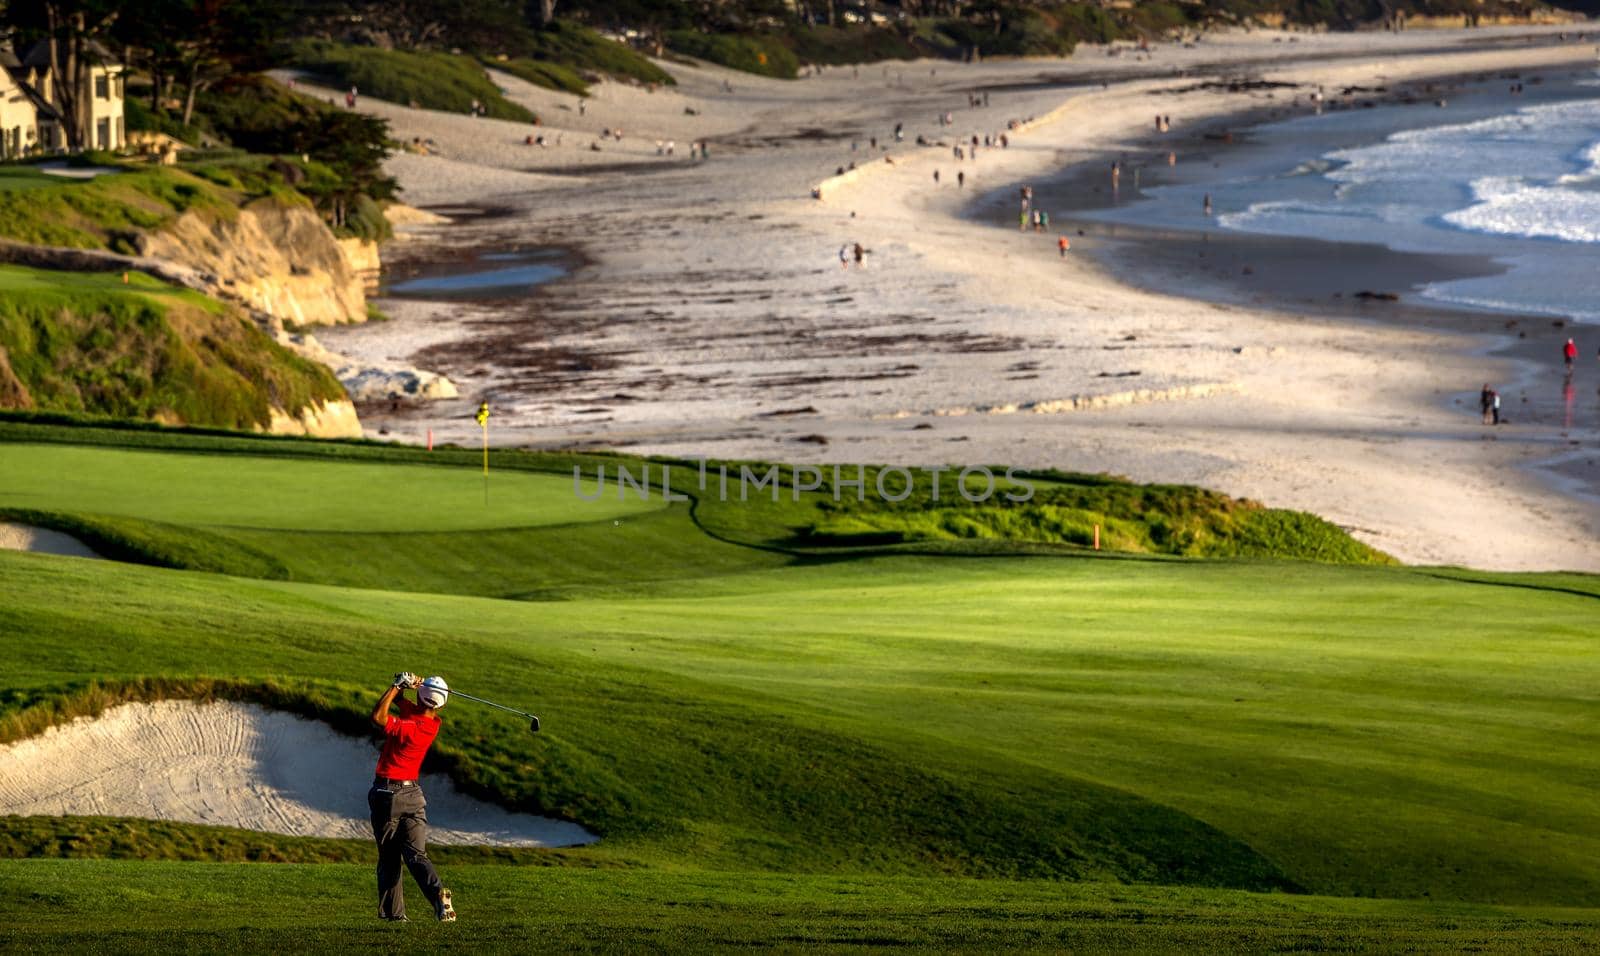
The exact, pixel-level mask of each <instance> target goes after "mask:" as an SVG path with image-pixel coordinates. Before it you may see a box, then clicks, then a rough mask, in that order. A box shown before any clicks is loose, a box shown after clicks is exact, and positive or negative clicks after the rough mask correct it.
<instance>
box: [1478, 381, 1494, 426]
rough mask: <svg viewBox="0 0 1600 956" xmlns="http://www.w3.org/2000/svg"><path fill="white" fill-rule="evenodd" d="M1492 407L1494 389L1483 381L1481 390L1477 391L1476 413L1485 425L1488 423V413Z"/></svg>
mask: <svg viewBox="0 0 1600 956" xmlns="http://www.w3.org/2000/svg"><path fill="white" fill-rule="evenodd" d="M1493 409H1494V389H1492V388H1490V387H1489V383H1488V382H1484V383H1483V391H1481V392H1479V393H1478V413H1479V416H1480V417H1481V418H1482V419H1483V423H1484V424H1485V425H1487V424H1489V414H1490V412H1491V411H1493Z"/></svg>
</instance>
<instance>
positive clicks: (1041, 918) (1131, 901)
mask: <svg viewBox="0 0 1600 956" xmlns="http://www.w3.org/2000/svg"><path fill="white" fill-rule="evenodd" d="M445 877H446V880H447V882H448V883H449V884H450V886H451V887H452V889H453V891H454V894H455V897H456V900H455V905H456V910H457V912H458V913H459V914H460V919H459V921H458V922H457V923H455V924H448V925H441V924H436V923H433V922H431V921H430V920H426V919H423V918H419V914H420V915H425V908H424V907H422V906H421V904H419V903H418V902H417V898H416V891H415V888H414V887H413V888H411V906H412V908H413V910H416V911H419V912H414V913H413V914H412V922H411V923H409V924H406V925H400V926H392V925H386V924H384V923H380V922H378V921H377V920H375V919H373V918H372V917H371V913H370V910H371V909H372V901H371V899H370V898H369V897H370V893H369V889H368V883H369V882H370V880H371V879H372V876H371V869H370V867H369V866H366V865H322V866H297V865H287V864H286V865H261V864H255V865H252V864H234V865H228V864H204V863H159V862H157V863H140V862H106V861H95V860H61V861H58V860H23V861H0V913H5V914H6V915H8V916H12V917H13V919H12V921H11V925H10V926H9V927H8V933H9V938H10V941H11V943H12V944H13V945H14V946H16V947H17V948H20V949H22V950H24V951H52V952H59V951H71V952H92V951H106V950H117V951H126V952H161V953H187V952H219V951H249V952H266V953H278V952H293V953H304V952H320V951H329V950H334V949H346V950H348V949H352V948H359V949H361V950H368V949H377V948H380V947H381V948H384V949H407V950H409V949H415V948H422V949H425V950H427V951H428V952H455V951H472V952H517V953H526V952H549V953H558V952H559V953H591V952H618V951H627V952H634V951H639V952H707V951H725V950H733V949H741V950H748V949H750V948H752V947H760V948H762V949H764V950H771V951H777V952H786V953H788V952H867V951H882V950H884V949H887V948H893V949H894V950H895V951H901V952H904V951H911V952H938V953H994V952H1052V953H1062V952H1129V953H1192V952H1197V951H1202V950H1209V951H1213V952H1286V951H1308V950H1312V951H1337V952H1352V951H1359V952H1413V953H1415V952H1436V953H1457V952H1486V953H1526V952H1543V953H1564V952H1572V953H1577V952H1582V951H1584V950H1585V949H1588V948H1590V947H1591V946H1592V943H1593V938H1594V934H1595V932H1596V927H1597V922H1600V913H1596V911H1594V910H1548V909H1544V910H1541V909H1517V908H1504V907H1485V906H1462V905H1438V904H1428V903H1411V902H1392V901H1369V900H1344V899H1330V898H1326V897H1286V896H1281V895H1274V896H1261V895H1255V894H1247V893H1239V892H1227V891H1201V890H1183V889H1168V888H1162V887H1149V886H1107V885H1103V884H1077V885H1063V884H1056V883H1038V882H1010V881H972V880H931V879H905V878H899V879H889V878H865V877H812V876H791V875H782V874H749V873H716V872H709V873H660V872H643V871H580V870H549V869H524V868H508V867H503V866H483V865H476V866H474V865H455V866H449V867H448V868H447V869H446V871H445ZM307 900H315V901H317V905H316V906H315V907H308V906H307V905H306V901H307Z"/></svg>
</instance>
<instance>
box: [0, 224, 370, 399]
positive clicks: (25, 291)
mask: <svg viewBox="0 0 1600 956" xmlns="http://www.w3.org/2000/svg"><path fill="white" fill-rule="evenodd" d="M151 215H152V216H154V215H156V213H154V212H152V213H151ZM84 235H90V233H88V232H87V230H85V231H84ZM344 397H345V395H344V389H343V388H342V387H341V386H340V385H339V383H338V382H337V381H336V380H335V379H334V378H333V375H332V373H330V372H329V371H328V370H327V369H326V368H324V367H323V366H321V365H318V364H316V363H313V362H310V361H307V360H305V359H302V358H300V357H299V356H296V355H294V354H293V353H291V352H289V351H288V350H286V349H284V348H283V347H282V346H280V345H278V344H277V343H276V342H274V341H272V340H271V339H270V338H268V337H267V335H266V334H265V333H263V332H262V331H261V330H260V329H259V328H257V327H256V326H255V325H254V324H252V323H250V322H249V321H247V320H246V319H244V318H243V317H242V316H240V315H239V314H238V313H237V312H235V311H234V310H232V309H231V308H229V307H227V306H225V305H223V304H222V303H219V302H217V301H215V300H213V299H208V298H206V297H205V296H203V295H200V294H199V293H197V292H192V291H189V290H186V289H178V288H175V287H173V286H169V285H166V284H164V283H162V282H160V281H158V280H156V279H152V278H150V277H148V276H146V275H143V274H142V273H137V272H135V273H130V274H128V276H127V281H126V282H124V281H123V277H122V275H121V274H114V273H99V274H84V273H72V272H53V271H44V270H37V269H28V268H24V267H20V266H5V265H0V409H6V408H9V409H35V410H40V411H61V412H76V413H87V414H93V415H104V416H112V417H119V418H136V419H147V420H154V421H161V422H167V423H170V424H186V423H187V424H197V425H212V426H218V427H222V428H237V429H254V428H264V427H266V426H267V425H268V424H269V423H270V421H271V411H272V409H274V408H276V409H279V410H280V411H288V412H290V413H291V414H293V413H297V412H299V411H300V410H301V409H303V408H308V407H312V406H315V405H318V404H320V403H322V402H326V401H334V400H342V399H343V398H344Z"/></svg>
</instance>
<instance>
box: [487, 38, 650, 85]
mask: <svg viewBox="0 0 1600 956" xmlns="http://www.w3.org/2000/svg"><path fill="white" fill-rule="evenodd" d="M530 36H531V45H530V46H529V48H528V50H527V53H526V55H525V56H521V57H517V58H515V59H512V60H511V61H509V62H506V63H501V62H498V61H496V62H489V61H486V63H487V65H488V66H491V67H494V68H496V69H503V70H506V71H507V72H509V73H513V74H515V75H517V76H520V77H522V78H523V79H525V80H527V81H528V82H530V83H536V84H538V85H539V86H546V87H549V88H550V89H555V90H564V91H566V92H568V93H579V94H581V93H584V92H585V91H586V90H587V88H588V84H587V83H586V82H585V81H584V79H583V74H584V73H598V74H601V75H604V76H609V77H612V78H613V79H620V80H631V81H633V82H637V83H656V84H660V85H662V86H671V85H673V84H675V83H676V82H677V81H676V80H674V79H673V78H672V74H670V73H668V72H667V71H666V70H663V69H661V67H659V66H656V65H655V64H654V63H652V62H651V61H650V60H649V59H648V58H646V57H645V56H643V55H641V54H640V53H638V52H636V51H635V50H634V49H632V48H631V47H628V46H625V45H623V44H621V43H618V42H616V41H615V40H609V39H607V38H605V37H603V36H601V35H600V34H598V33H596V32H595V31H593V30H591V29H589V28H588V27H585V26H581V25H579V24H576V23H573V22H571V21H568V20H557V21H555V22H554V23H552V24H551V25H550V26H548V27H546V28H544V29H541V30H534V31H533V32H532V33H531V35H530Z"/></svg>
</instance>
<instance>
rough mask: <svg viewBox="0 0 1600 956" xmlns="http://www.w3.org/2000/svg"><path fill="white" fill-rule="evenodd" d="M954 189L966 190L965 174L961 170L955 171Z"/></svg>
mask: <svg viewBox="0 0 1600 956" xmlns="http://www.w3.org/2000/svg"><path fill="white" fill-rule="evenodd" d="M956 188H957V189H966V188H967V174H966V172H965V171H963V170H959V169H958V170H956Z"/></svg>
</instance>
